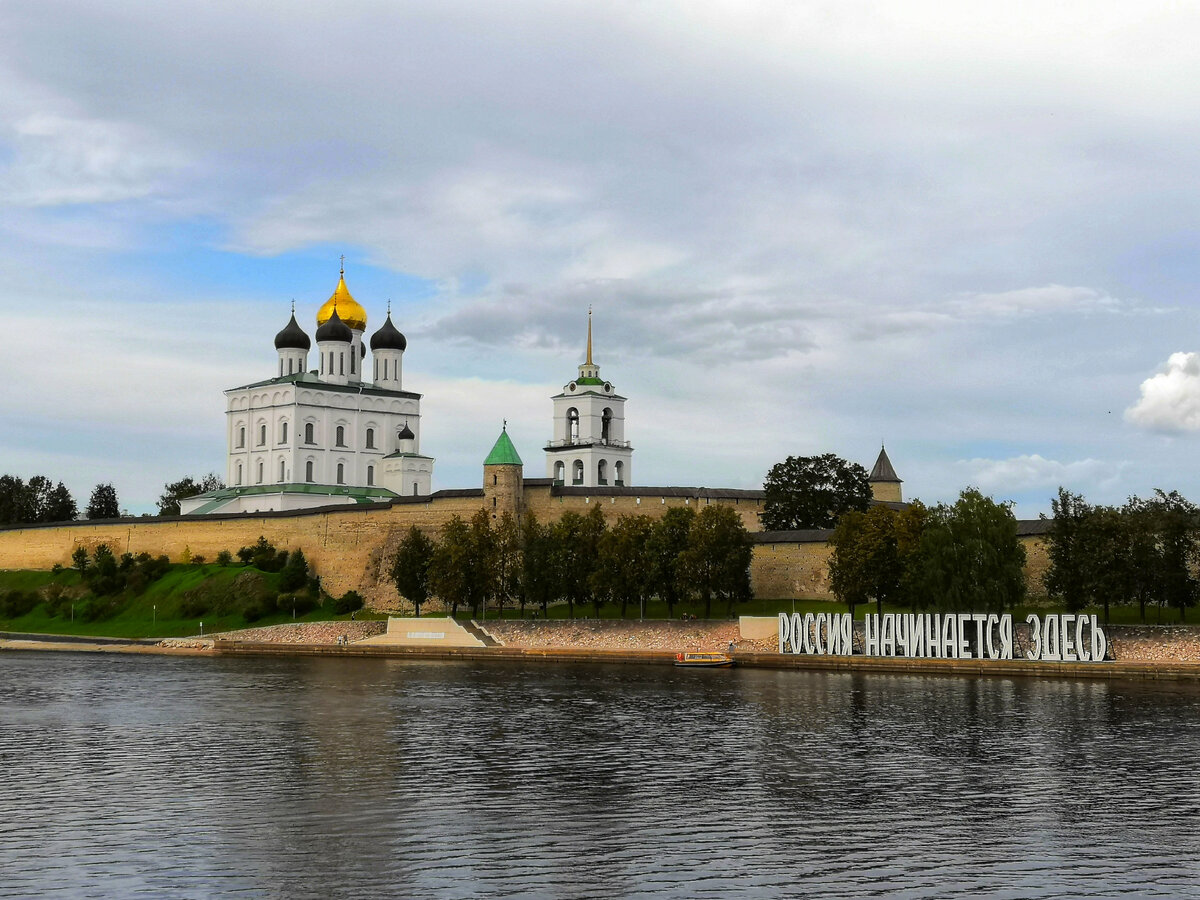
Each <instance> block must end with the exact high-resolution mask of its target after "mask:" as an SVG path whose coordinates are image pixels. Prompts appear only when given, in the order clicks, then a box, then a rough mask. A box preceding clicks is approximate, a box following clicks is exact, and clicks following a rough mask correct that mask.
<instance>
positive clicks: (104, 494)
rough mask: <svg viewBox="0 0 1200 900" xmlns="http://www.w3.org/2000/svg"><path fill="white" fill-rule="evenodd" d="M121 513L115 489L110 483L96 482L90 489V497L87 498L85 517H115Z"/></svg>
mask: <svg viewBox="0 0 1200 900" xmlns="http://www.w3.org/2000/svg"><path fill="white" fill-rule="evenodd" d="M120 515H121V507H120V506H119V505H118V503H117V489H116V488H114V487H113V486H112V485H111V484H98V485H96V486H95V487H94V488H93V489H92V496H91V499H90V500H88V507H87V517H88V518H89V519H115V518H117V517H118V516H120Z"/></svg>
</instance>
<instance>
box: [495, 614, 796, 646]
mask: <svg viewBox="0 0 1200 900" xmlns="http://www.w3.org/2000/svg"><path fill="white" fill-rule="evenodd" d="M480 625H481V626H482V627H484V628H485V629H486V630H487V632H488V633H489V634H491V635H492V636H493V637H494V638H496V639H497V640H499V641H500V642H501V644H502V645H503V646H505V647H524V648H535V647H536V648H551V647H570V648H577V649H587V650H675V651H682V650H713V651H716V650H728V649H729V642H730V641H733V642H734V643H735V649H739V650H759V651H761V650H769V649H774V647H773V646H772V647H768V646H766V645H765V644H763V643H762V642H760V641H747V640H744V639H743V638H742V637H741V635H740V633H739V631H738V623H737V622H736V621H729V620H710V621H704V620H701V619H697V620H692V621H686V622H682V621H670V622H667V621H661V620H651V621H646V622H640V621H622V620H620V619H566V620H550V621H536V622H535V621H520V620H515V619H514V620H503V621H501V620H493V619H489V620H488V621H487V622H481V623H480Z"/></svg>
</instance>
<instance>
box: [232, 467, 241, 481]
mask: <svg viewBox="0 0 1200 900" xmlns="http://www.w3.org/2000/svg"><path fill="white" fill-rule="evenodd" d="M241 483H242V464H241V463H238V464H237V481H235V482H234V484H241Z"/></svg>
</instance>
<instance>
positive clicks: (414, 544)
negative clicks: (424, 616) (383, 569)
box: [391, 525, 435, 618]
mask: <svg viewBox="0 0 1200 900" xmlns="http://www.w3.org/2000/svg"><path fill="white" fill-rule="evenodd" d="M434 551H435V547H434V543H433V541H432V540H430V539H429V537H428V536H427V535H426V534H425V532H423V531H422V530H421V529H420V528H418V527H417V526H416V525H413V526H412V527H410V528H409V529H408V534H406V535H405V536H404V539H403V540H401V541H400V546H399V547H397V548H396V556H395V558H394V559H393V560H392V570H391V576H392V581H393V583H394V584H395V585H396V590H397V591H399V592H400V595H401V596H402V597H404V598H405V599H406V600H408V602H409V603H411V604H412V605H413V609H415V610H416V613H417V617H418V618H419V617H420V615H421V607H422V606H423V605H424V604H425V601H426V600H428V599H429V570H430V567H431V566H432V564H433V555H434Z"/></svg>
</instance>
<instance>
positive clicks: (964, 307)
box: [949, 284, 1126, 317]
mask: <svg viewBox="0 0 1200 900" xmlns="http://www.w3.org/2000/svg"><path fill="white" fill-rule="evenodd" d="M1125 305H1126V304H1124V303H1122V301H1120V300H1117V299H1116V298H1115V297H1110V296H1109V295H1108V294H1106V293H1104V292H1103V291H1098V290H1096V289H1095V288H1089V287H1068V286H1066V285H1061V284H1048V285H1045V286H1043V287H1031V288H1021V289H1018V290H1013V291H1001V292H999V293H976V294H964V295H962V296H959V297H957V298H955V299H954V300H952V301H951V302H950V304H949V306H950V307H951V308H952V309H954V310H956V311H957V312H958V313H960V314H961V315H964V316H999V317H1004V316H1023V315H1037V314H1050V313H1057V312H1092V311H1104V312H1116V311H1118V310H1120V309H1122V308H1123V307H1124V306H1125Z"/></svg>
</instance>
